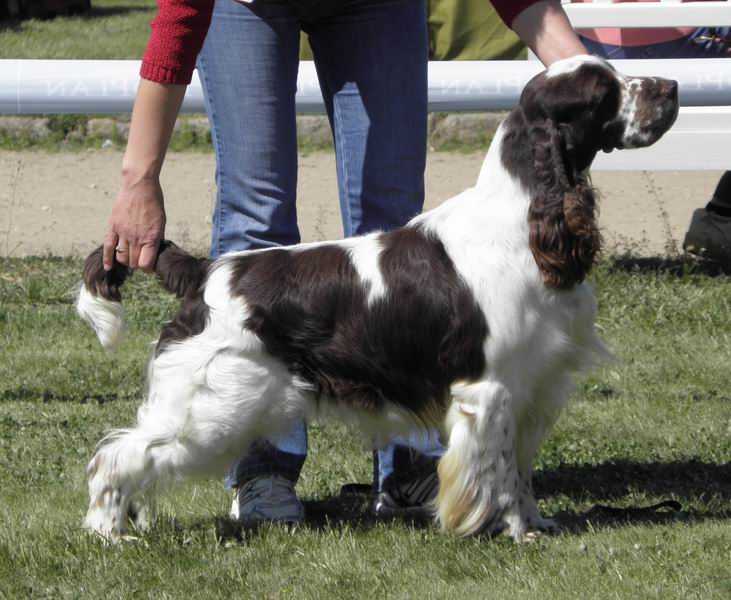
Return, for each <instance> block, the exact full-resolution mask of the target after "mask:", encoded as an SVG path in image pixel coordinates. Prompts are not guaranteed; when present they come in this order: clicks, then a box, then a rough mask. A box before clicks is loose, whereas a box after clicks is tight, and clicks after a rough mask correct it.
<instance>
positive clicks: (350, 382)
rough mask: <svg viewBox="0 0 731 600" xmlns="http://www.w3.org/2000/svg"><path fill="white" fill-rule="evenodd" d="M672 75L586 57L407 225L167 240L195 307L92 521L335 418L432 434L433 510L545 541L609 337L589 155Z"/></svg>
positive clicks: (104, 308)
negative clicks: (604, 331) (545, 503)
mask: <svg viewBox="0 0 731 600" xmlns="http://www.w3.org/2000/svg"><path fill="white" fill-rule="evenodd" d="M677 111H678V95H677V84H676V82H674V81H669V80H665V79H659V78H656V77H625V76H623V75H621V74H620V73H618V72H616V71H615V69H614V68H613V67H612V66H611V65H610V64H609V63H607V62H605V61H604V60H601V59H599V58H594V57H591V56H580V57H574V58H570V59H567V60H563V61H560V62H557V63H555V64H554V65H552V66H551V67H550V68H549V69H548V70H546V71H544V72H542V73H540V74H539V75H537V76H536V77H534V78H533V79H532V80H531V81H530V82H529V83H528V84H527V86H526V88H525V89H524V91H523V93H522V95H521V98H520V104H519V105H518V106H517V107H516V108H515V109H514V110H513V111H512V112H511V113H510V115H509V116H508V117H507V119H506V120H505V122H504V123H503V124H502V125H501V126H500V128H499V129H498V131H497V133H496V135H495V138H494V140H493V142H492V145H491V146H490V150H489V152H488V154H487V157H486V158H485V162H484V165H483V167H482V170H481V173H480V176H479V179H478V182H477V185H476V186H475V187H473V188H471V189H468V190H466V191H465V192H463V193H461V194H459V195H458V196H456V197H454V198H452V199H451V200H449V201H447V202H445V203H444V204H442V205H441V206H439V207H438V208H436V209H435V210H432V211H430V212H427V213H424V214H422V215H420V216H418V217H416V218H414V219H413V220H412V221H411V222H410V223H408V224H407V225H406V226H405V227H402V228H401V229H397V230H395V231H390V232H379V233H372V234H369V235H365V236H362V237H356V238H351V239H346V240H342V241H333V242H323V243H312V244H301V245H298V246H292V247H287V248H276V249H267V250H258V251H249V252H235V253H231V254H227V255H225V256H222V257H221V258H219V259H218V260H216V261H209V260H205V259H197V258H193V257H191V256H189V255H188V254H186V253H185V252H183V251H182V250H180V249H179V248H177V247H176V246H175V245H173V244H171V243H169V242H164V243H163V244H162V245H161V249H160V253H159V257H158V260H157V267H156V271H157V274H158V276H159V278H160V280H161V282H162V285H163V286H164V287H165V288H166V289H167V290H169V291H171V292H174V293H176V294H177V295H178V296H179V297H181V298H182V307H181V309H180V312H179V313H178V314H177V316H176V317H175V318H174V319H173V320H172V322H170V323H168V324H167V325H165V327H164V328H163V330H162V333H161V334H160V338H159V340H158V342H157V346H156V349H155V352H154V356H153V358H152V359H151V361H150V365H149V373H148V379H149V382H148V384H149V387H148V391H147V398H146V400H145V401H144V403H143V404H142V405H141V407H140V408H139V411H138V414H137V423H136V424H135V426H134V427H132V428H130V429H120V430H115V431H112V432H111V433H109V434H108V435H107V436H106V437H105V438H104V439H103V440H102V441H101V443H100V445H99V447H98V449H97V450H96V453H95V455H94V457H93V458H92V459H91V462H90V463H89V466H88V469H87V474H88V481H89V495H90V502H89V509H88V513H87V515H86V519H85V526H86V527H88V528H89V529H91V530H93V531H96V532H99V533H100V534H102V535H103V536H105V537H109V538H112V539H114V538H118V537H119V536H121V535H122V534H123V533H124V532H125V531H126V529H127V527H128V525H129V520H130V515H140V512H141V506H145V505H147V504H148V502H149V501H150V499H151V496H152V495H153V493H154V491H155V489H156V488H158V486H159V484H161V483H163V482H172V481H176V480H179V479H180V478H182V477H187V476H189V475H194V474H197V475H200V474H207V475H214V476H217V475H219V474H220V473H221V472H222V469H223V468H224V467H225V466H226V465H227V464H228V463H229V462H230V461H231V460H232V459H234V458H236V457H237V456H239V455H240V454H241V453H242V452H243V451H245V449H246V448H248V447H249V445H250V443H251V442H252V440H255V439H257V438H259V437H262V436H267V435H268V434H271V433H273V432H278V431H283V430H286V429H287V428H288V427H290V425H291V424H292V423H293V422H294V421H297V420H299V419H303V418H304V419H311V418H313V417H315V416H317V415H322V414H323V413H336V414H337V415H338V416H340V417H342V418H344V419H346V420H347V421H350V422H351V423H353V424H355V425H356V426H357V427H358V428H360V429H362V430H364V431H365V433H366V435H367V436H369V438H372V439H373V441H374V443H376V444H383V443H385V442H387V441H388V439H389V438H390V437H391V436H393V435H395V434H398V433H404V432H408V431H410V430H413V429H414V428H416V427H424V426H438V427H439V428H440V430H441V431H442V436H443V440H444V442H445V443H446V444H447V445H448V449H447V451H446V454H445V455H444V457H443V458H442V459H441V461H440V463H439V481H440V487H439V495H438V498H437V500H436V506H435V513H436V518H437V520H438V522H439V523H440V524H441V526H442V527H443V528H444V529H446V530H450V531H453V532H455V533H457V534H459V535H467V534H472V533H475V532H486V533H496V532H498V531H503V530H504V531H506V532H507V533H508V534H509V535H510V536H512V538H514V539H515V540H518V541H521V540H526V539H531V538H532V537H534V536H535V535H536V534H537V532H539V531H540V530H543V529H546V528H548V527H551V526H552V523H551V521H550V520H547V519H544V518H542V517H541V515H540V514H539V512H538V508H537V505H536V500H535V497H534V495H533V492H532V487H531V477H532V461H533V459H534V456H535V454H536V451H537V450H538V447H539V445H540V443H541V440H542V439H543V438H544V437H545V435H546V433H547V432H548V431H549V429H550V428H551V426H552V425H553V423H554V422H555V421H556V418H557V417H558V414H559V412H560V410H561V408H562V407H563V406H564V404H565V402H566V400H567V398H568V396H569V392H570V390H571V389H572V375H573V374H575V373H577V372H579V371H582V370H584V369H586V368H587V367H589V366H591V365H592V364H594V363H595V362H596V360H597V359H599V358H601V357H602V356H603V355H605V353H606V350H605V348H604V346H603V345H602V343H601V341H600V340H599V338H598V336H597V333H596V331H595V327H594V321H595V315H596V306H595V300H594V295H593V293H592V290H591V288H590V287H589V285H587V284H586V283H584V279H585V278H586V276H587V274H588V273H589V271H590V269H591V267H592V264H593V263H594V259H595V256H596V254H597V252H598V251H599V246H600V236H599V232H598V229H597V225H596V214H595V213H596V207H595V195H594V190H593V189H592V187H591V183H590V181H589V179H588V168H589V165H590V164H591V162H592V160H593V158H594V156H595V155H596V153H597V152H598V151H599V150H604V151H611V150H612V149H614V148H635V147H640V146H647V145H649V144H652V143H653V142H655V141H656V140H657V139H658V138H659V137H660V136H661V135H662V134H663V133H664V132H665V131H667V129H668V128H669V127H670V126H671V125H672V123H673V121H674V120H675V117H676V115H677ZM127 275H128V271H127V269H126V268H124V267H122V266H121V265H117V266H115V267H114V268H113V270H111V271H109V272H105V271H104V270H103V268H102V259H101V249H98V250H97V251H95V252H94V253H92V254H91V255H90V256H89V258H88V259H87V261H86V267H85V271H84V283H83V285H82V287H81V290H80V294H79V298H78V304H77V308H78V311H79V314H80V315H81V316H82V317H83V318H84V319H85V320H86V321H88V322H89V323H90V324H91V325H92V327H93V328H94V329H95V330H96V332H97V335H98V337H99V339H100V340H101V342H102V344H104V345H105V346H108V347H111V346H113V345H114V344H115V343H116V342H117V341H118V340H119V338H120V332H121V330H122V306H121V303H120V300H121V298H120V294H119V287H120V286H121V285H122V283H123V281H124V279H125V277H126V276H127Z"/></svg>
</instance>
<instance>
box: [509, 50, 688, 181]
mask: <svg viewBox="0 0 731 600" xmlns="http://www.w3.org/2000/svg"><path fill="white" fill-rule="evenodd" d="M520 108H521V110H522V112H523V114H524V116H525V119H526V121H527V124H528V126H529V127H533V128H537V129H547V130H549V131H552V132H555V134H556V135H558V137H559V139H560V144H561V150H562V153H563V155H564V159H565V160H567V161H569V163H570V164H568V165H567V167H568V168H569V170H572V169H576V170H578V171H583V170H585V169H586V168H587V167H588V166H589V165H590V164H591V161H592V160H593V159H594V156H595V155H596V153H597V152H598V151H599V150H604V151H605V152H611V151H612V150H613V149H615V148H640V147H643V146H649V145H651V144H653V143H655V142H656V141H657V140H658V139H660V137H661V136H662V135H663V134H664V133H665V132H666V131H667V130H668V129H669V128H670V126H671V125H672V124H673V123H674V122H675V118H676V117H677V115H678V84H677V82H676V81H672V80H669V79H662V78H660V77H627V76H624V75H622V74H621V73H618V72H617V71H616V70H615V69H614V67H612V65H610V64H609V63H608V62H607V61H605V60H603V59H601V58H598V57H596V56H574V57H572V58H568V59H565V60H561V61H558V62H556V63H554V64H553V65H551V66H550V67H549V68H548V69H546V70H545V71H543V72H542V73H540V74H538V75H536V76H535V77H534V78H533V79H531V80H530V81H529V82H528V84H527V85H526V87H525V89H524V90H523V93H522V95H521V97H520Z"/></svg>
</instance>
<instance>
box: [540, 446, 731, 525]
mask: <svg viewBox="0 0 731 600" xmlns="http://www.w3.org/2000/svg"><path fill="white" fill-rule="evenodd" d="M534 487H535V490H536V495H537V497H538V498H545V499H550V498H551V497H553V496H554V495H557V494H561V495H563V496H567V497H568V498H570V499H571V500H573V501H576V502H579V503H582V504H588V503H592V504H593V506H592V507H591V508H590V509H589V510H586V511H584V512H571V511H562V512H559V513H556V514H555V515H553V518H554V519H556V520H557V521H558V523H559V524H560V526H561V530H562V531H564V532H572V533H580V532H582V531H585V530H586V529H588V528H589V527H594V526H601V527H621V526H623V525H627V524H639V523H667V522H672V521H702V520H706V519H729V518H731V510H720V511H699V510H697V509H694V508H692V507H690V506H688V505H689V504H696V503H697V502H706V501H707V500H709V499H711V498H714V499H716V500H719V501H721V502H727V501H729V500H731V464H729V463H725V464H715V463H706V462H701V461H697V460H689V461H678V462H669V463H662V462H651V463H641V462H634V461H616V462H606V463H602V464H599V465H562V466H561V467H559V468H557V469H553V470H548V471H539V472H537V473H536V475H535V478H534ZM638 494H640V495H647V496H650V497H653V498H655V499H657V500H658V501H659V502H658V503H656V504H652V505H649V506H648V505H640V506H637V505H633V504H632V503H631V502H630V503H629V505H628V503H627V502H626V499H627V498H628V497H631V496H633V495H638Z"/></svg>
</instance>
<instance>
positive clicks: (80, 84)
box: [0, 58, 731, 114]
mask: <svg viewBox="0 0 731 600" xmlns="http://www.w3.org/2000/svg"><path fill="white" fill-rule="evenodd" d="M613 63H614V64H615V66H616V67H617V68H618V69H619V70H620V71H621V72H623V73H627V74H630V75H648V74H652V75H658V76H661V77H671V78H673V79H676V80H678V82H679V89H680V92H679V93H680V102H681V104H682V105H683V106H706V105H709V106H727V105H731V60H727V59H723V58H716V59H701V60H617V61H613ZM542 68H543V67H542V66H541V64H540V63H537V62H531V61H512V60H508V61H500V60H490V61H455V62H431V63H429V109H430V110H432V111H484V110H505V109H509V108H512V107H513V106H515V104H516V103H517V101H518V97H519V96H520V91H521V90H522V89H523V86H524V85H525V84H526V82H527V81H528V80H529V79H530V78H531V77H533V76H534V75H535V74H536V73H538V72H539V71H540V70H541V69H542ZM138 72H139V61H134V60H0V114H38V113H56V114H58V113H120V112H129V111H130V110H131V109H132V103H133V101H134V96H135V91H136V90H137V84H138V82H139V75H138ZM296 102H297V110H298V112H301V113H323V112H324V111H325V107H324V103H323V100H322V94H321V93H320V87H319V84H318V82H317V74H316V73H315V66H314V64H313V63H312V62H309V61H303V62H302V63H301V65H300V70H299V78H298V80H297V97H296ZM203 108H204V107H203V93H202V91H201V87H200V82H199V81H198V78H197V76H194V79H193V82H192V84H191V85H190V86H189V87H188V91H187V93H186V96H185V103H184V104H183V110H185V111H187V112H202V111H203Z"/></svg>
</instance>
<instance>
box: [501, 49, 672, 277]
mask: <svg viewBox="0 0 731 600" xmlns="http://www.w3.org/2000/svg"><path fill="white" fill-rule="evenodd" d="M677 114H678V86H677V83H676V82H675V81H670V80H667V79H660V78H658V77H626V76H624V75H622V74H620V73H618V72H617V71H616V70H615V69H614V67H612V66H611V65H610V64H609V63H608V62H607V61H605V60H603V59H601V58H597V57H594V56H575V57H572V58H569V59H565V60H561V61H558V62H556V63H554V64H553V65H551V66H550V67H549V68H548V69H547V70H545V71H543V72H542V73H540V74H538V75H536V76H535V77H534V78H533V79H531V80H530V81H529V82H528V84H527V85H526V87H525V89H524V90H523V93H522V94H521V97H520V103H519V105H518V107H516V108H515V109H514V110H513V112H512V113H511V114H510V116H509V117H508V119H507V121H506V124H505V137H504V142H503V147H502V162H503V165H504V166H505V168H506V169H507V170H508V171H509V172H511V173H512V174H513V175H514V176H516V177H518V179H520V181H521V183H522V184H523V185H524V187H525V188H526V189H527V191H528V193H529V194H530V196H531V207H530V210H529V217H528V218H529V222H530V245H531V250H532V252H533V256H534V258H535V260H536V263H537V264H538V266H539V268H540V270H541V273H542V276H543V280H544V282H545V284H546V285H548V286H550V287H555V288H568V287H571V286H572V285H574V284H575V283H578V282H580V281H582V280H583V279H584V277H585V276H586V274H587V273H588V271H589V270H590V269H591V266H592V265H593V263H594V259H595V256H596V254H597V253H598V251H599V247H600V236H599V231H598V228H597V226H596V220H595V196H594V191H593V189H592V187H591V185H590V183H589V181H588V178H587V169H588V168H589V166H590V165H591V163H592V161H593V160H594V157H595V156H596V153H597V152H598V151H599V150H604V151H607V152H609V151H611V150H613V149H615V148H639V147H641V146H649V145H650V144H652V143H654V142H656V141H657V140H658V139H659V138H660V137H661V136H662V134H663V133H665V132H666V131H667V130H668V129H669V128H670V126H671V125H672V124H673V122H674V121H675V118H676V117H677Z"/></svg>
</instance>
